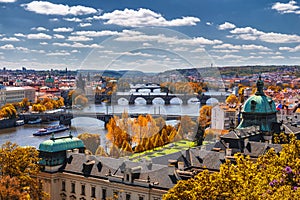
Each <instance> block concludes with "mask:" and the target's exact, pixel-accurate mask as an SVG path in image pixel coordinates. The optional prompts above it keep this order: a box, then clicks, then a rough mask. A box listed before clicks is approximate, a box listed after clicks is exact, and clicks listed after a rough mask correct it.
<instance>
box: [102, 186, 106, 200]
mask: <svg viewBox="0 0 300 200" xmlns="http://www.w3.org/2000/svg"><path fill="white" fill-rule="evenodd" d="M102 199H103V200H105V199H106V189H102Z"/></svg>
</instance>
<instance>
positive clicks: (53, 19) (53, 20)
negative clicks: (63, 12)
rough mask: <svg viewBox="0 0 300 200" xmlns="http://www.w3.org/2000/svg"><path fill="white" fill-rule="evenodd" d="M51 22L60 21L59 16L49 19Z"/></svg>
mask: <svg viewBox="0 0 300 200" xmlns="http://www.w3.org/2000/svg"><path fill="white" fill-rule="evenodd" d="M49 21H50V22H58V21H59V19H58V18H52V19H49Z"/></svg>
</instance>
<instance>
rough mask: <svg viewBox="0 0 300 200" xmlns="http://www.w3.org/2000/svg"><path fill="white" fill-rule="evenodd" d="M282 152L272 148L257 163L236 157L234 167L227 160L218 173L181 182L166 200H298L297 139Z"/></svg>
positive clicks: (299, 148) (299, 159)
mask: <svg viewBox="0 0 300 200" xmlns="http://www.w3.org/2000/svg"><path fill="white" fill-rule="evenodd" d="M282 148H283V149H282V151H281V152H280V153H279V154H277V153H276V152H275V151H274V149H272V148H271V149H270V150H269V151H268V152H267V153H266V154H265V155H262V156H260V157H259V158H258V159H257V160H256V161H253V160H252V159H251V158H250V157H249V156H246V157H245V156H243V155H241V154H236V155H235V156H234V157H235V164H233V163H232V162H230V161H229V160H226V162H225V163H224V164H222V165H221V167H220V171H219V172H214V173H209V172H208V170H204V171H202V172H200V173H199V174H198V175H196V176H195V177H194V178H191V179H189V180H185V181H179V182H178V183H177V184H176V185H175V186H174V187H173V188H171V189H170V190H169V191H168V193H167V194H165V195H164V196H163V199H165V200H169V199H172V200H179V199H189V200H194V199H195V200H196V199H212V200H214V199H267V200H273V199H278V200H280V199H298V198H299V196H300V188H299V186H300V176H299V173H300V165H299V163H300V141H299V140H296V138H295V136H294V137H292V138H291V142H290V143H289V144H283V145H282Z"/></svg>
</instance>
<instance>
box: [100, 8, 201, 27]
mask: <svg viewBox="0 0 300 200" xmlns="http://www.w3.org/2000/svg"><path fill="white" fill-rule="evenodd" d="M97 19H102V20H106V22H105V24H115V25H119V26H128V27H144V26H194V25H196V24H197V23H198V22H200V19H199V18H197V17H182V18H177V19H172V20H167V19H165V18H164V17H163V16H162V15H161V14H159V13H155V12H154V11H152V10H149V9H145V8H140V9H138V10H132V9H127V8H126V9H125V10H114V11H113V12H111V13H104V14H103V15H102V16H97Z"/></svg>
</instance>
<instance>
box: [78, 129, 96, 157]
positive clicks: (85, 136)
mask: <svg viewBox="0 0 300 200" xmlns="http://www.w3.org/2000/svg"><path fill="white" fill-rule="evenodd" d="M78 138H79V139H81V140H82V141H83V143H84V145H85V147H86V149H88V150H90V151H91V152H92V153H93V154H95V152H96V150H97V148H98V147H99V145H100V135H98V134H92V133H82V134H79V135H78Z"/></svg>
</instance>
